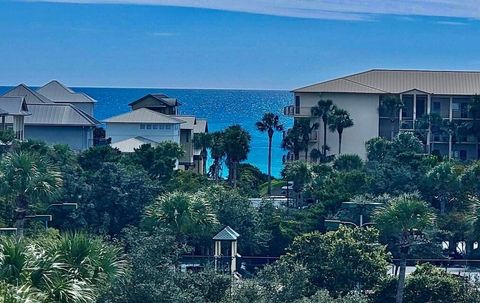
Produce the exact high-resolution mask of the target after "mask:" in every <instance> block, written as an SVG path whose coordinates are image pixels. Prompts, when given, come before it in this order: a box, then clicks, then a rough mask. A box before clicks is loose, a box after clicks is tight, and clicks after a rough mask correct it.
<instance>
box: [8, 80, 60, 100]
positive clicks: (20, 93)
mask: <svg viewBox="0 0 480 303" xmlns="http://www.w3.org/2000/svg"><path fill="white" fill-rule="evenodd" d="M3 97H25V102H27V104H34V103H53V101H52V100H50V99H48V98H47V97H45V96H43V95H42V94H39V93H37V92H36V91H33V90H31V89H30V88H29V87H28V86H26V85H25V84H20V85H18V86H16V87H14V88H12V89H11V90H9V91H8V92H6V93H5V94H3Z"/></svg>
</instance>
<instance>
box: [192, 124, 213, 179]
mask: <svg viewBox="0 0 480 303" xmlns="http://www.w3.org/2000/svg"><path fill="white" fill-rule="evenodd" d="M193 145H194V146H195V148H197V149H200V150H201V151H202V152H201V156H202V159H203V167H202V170H203V173H205V172H206V171H207V156H208V149H209V148H211V147H212V136H211V135H210V134H209V133H199V134H195V136H194V137H193Z"/></svg>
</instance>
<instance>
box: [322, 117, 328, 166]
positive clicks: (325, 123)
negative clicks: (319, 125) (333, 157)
mask: <svg viewBox="0 0 480 303" xmlns="http://www.w3.org/2000/svg"><path fill="white" fill-rule="evenodd" d="M327 122H328V121H327V120H326V119H324V120H323V148H322V149H323V157H326V156H327Z"/></svg>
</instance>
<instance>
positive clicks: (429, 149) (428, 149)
mask: <svg viewBox="0 0 480 303" xmlns="http://www.w3.org/2000/svg"><path fill="white" fill-rule="evenodd" d="M431 101H432V100H431V96H430V95H427V115H430V110H431ZM430 136H431V131H430V127H429V128H428V134H427V151H428V153H429V154H431V153H432V151H431V146H430Z"/></svg>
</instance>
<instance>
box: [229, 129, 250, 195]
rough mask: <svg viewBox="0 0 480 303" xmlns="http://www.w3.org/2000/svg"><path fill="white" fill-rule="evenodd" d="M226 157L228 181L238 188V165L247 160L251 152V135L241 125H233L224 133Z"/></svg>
mask: <svg viewBox="0 0 480 303" xmlns="http://www.w3.org/2000/svg"><path fill="white" fill-rule="evenodd" d="M223 139H224V144H225V155H226V156H227V165H228V179H229V181H230V183H231V184H232V185H233V187H234V188H236V187H237V178H238V163H240V162H241V161H243V160H246V159H247V156H248V153H249V152H250V141H251V139H252V138H251V136H250V134H249V133H248V132H247V131H246V130H244V129H243V128H242V127H241V126H240V125H232V126H230V127H228V128H227V129H225V131H224V132H223Z"/></svg>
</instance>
